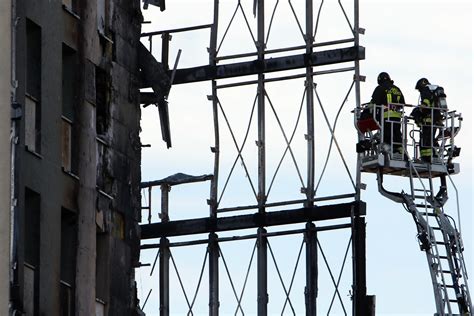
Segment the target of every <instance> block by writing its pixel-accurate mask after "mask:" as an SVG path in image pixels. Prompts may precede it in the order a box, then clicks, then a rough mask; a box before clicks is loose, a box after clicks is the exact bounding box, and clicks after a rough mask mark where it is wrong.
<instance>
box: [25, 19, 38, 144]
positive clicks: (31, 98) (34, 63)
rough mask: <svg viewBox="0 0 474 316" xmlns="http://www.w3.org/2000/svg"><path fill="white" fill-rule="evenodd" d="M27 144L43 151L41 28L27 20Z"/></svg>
mask: <svg viewBox="0 0 474 316" xmlns="http://www.w3.org/2000/svg"><path fill="white" fill-rule="evenodd" d="M26 93H27V95H28V97H27V98H26V101H25V145H26V146H27V147H28V149H29V150H31V151H33V152H36V153H41V28H40V27H39V26H38V25H36V24H35V23H34V22H32V21H30V20H28V19H27V20H26Z"/></svg>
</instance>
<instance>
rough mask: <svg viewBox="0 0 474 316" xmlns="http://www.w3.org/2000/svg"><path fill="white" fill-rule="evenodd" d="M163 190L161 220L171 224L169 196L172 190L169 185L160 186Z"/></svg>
mask: <svg viewBox="0 0 474 316" xmlns="http://www.w3.org/2000/svg"><path fill="white" fill-rule="evenodd" d="M160 189H161V214H160V218H161V221H162V222H163V223H166V222H169V220H170V217H169V215H168V196H169V192H170V189H171V186H170V185H169V184H166V183H163V184H162V185H161V186H160Z"/></svg>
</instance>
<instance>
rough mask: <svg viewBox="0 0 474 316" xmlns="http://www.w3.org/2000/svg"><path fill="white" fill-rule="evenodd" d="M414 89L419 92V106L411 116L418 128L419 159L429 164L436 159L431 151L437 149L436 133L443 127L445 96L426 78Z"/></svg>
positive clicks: (441, 90)
mask: <svg viewBox="0 0 474 316" xmlns="http://www.w3.org/2000/svg"><path fill="white" fill-rule="evenodd" d="M415 89H416V90H418V91H419V92H420V105H419V106H418V107H417V108H415V109H414V110H413V112H412V114H411V116H412V117H413V118H414V120H415V123H416V124H417V125H418V126H419V127H420V158H421V160H423V161H425V162H429V163H430V162H431V161H432V158H433V157H435V158H436V157H438V155H437V153H436V151H433V149H434V148H437V147H439V144H438V141H437V139H436V132H437V130H438V128H439V127H442V126H443V115H442V113H441V108H443V107H446V99H445V98H446V95H445V94H444V90H443V88H441V87H439V86H436V85H431V84H430V82H429V81H428V79H426V78H421V79H420V80H418V81H417V83H416V86H415Z"/></svg>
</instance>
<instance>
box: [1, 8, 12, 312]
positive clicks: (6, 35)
mask: <svg viewBox="0 0 474 316" xmlns="http://www.w3.org/2000/svg"><path fill="white" fill-rule="evenodd" d="M10 23H11V3H10V1H7V0H4V1H0V51H1V52H3V53H2V54H0V315H8V302H9V298H10V295H9V284H10V282H9V271H10V269H9V268H10V87H11V84H10V79H11V77H10V76H11V72H10V69H11V59H10V58H11V55H10V54H9V52H10V51H11V24H10Z"/></svg>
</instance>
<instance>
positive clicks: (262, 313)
mask: <svg viewBox="0 0 474 316" xmlns="http://www.w3.org/2000/svg"><path fill="white" fill-rule="evenodd" d="M266 232H267V231H266V230H265V228H262V227H260V228H259V229H258V231H257V248H258V249H257V270H258V271H257V310H258V315H259V316H266V315H267V307H268V289H267V285H268V284H267V283H268V282H267V272H268V271H267V267H268V264H267V263H268V262H267V249H268V240H267V237H266V236H265V234H266Z"/></svg>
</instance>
